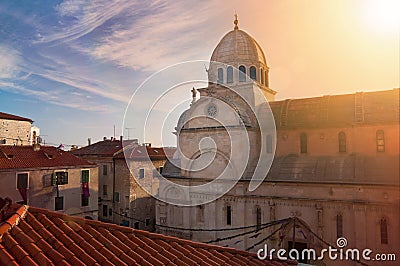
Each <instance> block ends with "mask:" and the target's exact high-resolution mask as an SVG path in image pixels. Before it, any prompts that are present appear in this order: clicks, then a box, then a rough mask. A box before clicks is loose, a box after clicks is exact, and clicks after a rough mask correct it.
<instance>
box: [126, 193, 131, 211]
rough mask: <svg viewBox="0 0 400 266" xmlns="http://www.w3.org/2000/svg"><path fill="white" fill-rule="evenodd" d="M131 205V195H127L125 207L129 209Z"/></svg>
mask: <svg viewBox="0 0 400 266" xmlns="http://www.w3.org/2000/svg"><path fill="white" fill-rule="evenodd" d="M129 205H130V200H129V196H125V209H129Z"/></svg>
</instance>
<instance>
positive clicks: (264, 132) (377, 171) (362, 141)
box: [156, 20, 400, 265]
mask: <svg viewBox="0 0 400 266" xmlns="http://www.w3.org/2000/svg"><path fill="white" fill-rule="evenodd" d="M268 70H269V67H268V66H267V63H266V57H265V55H264V53H263V51H262V49H261V47H260V46H259V45H258V43H257V42H256V41H255V40H254V39H253V38H252V37H251V36H249V35H248V34H247V33H246V32H244V31H242V30H240V29H239V28H238V25H237V20H236V21H235V28H234V30H232V31H230V32H228V33H227V34H226V35H225V36H224V37H223V38H222V39H221V41H220V43H219V44H218V45H217V47H216V48H215V50H214V52H213V54H212V57H211V62H210V67H209V73H208V75H209V86H208V87H207V88H200V89H198V91H199V92H200V99H199V100H197V101H196V102H195V103H193V104H192V105H191V107H190V109H188V110H187V111H185V112H184V113H183V114H182V116H181V118H180V119H179V122H178V125H177V128H176V129H177V132H176V134H177V137H178V141H177V142H178V150H180V153H177V154H175V156H174V159H173V160H171V162H168V163H167V164H166V165H165V167H164V172H163V175H164V176H165V177H166V178H167V180H168V181H172V182H174V183H175V184H180V185H186V186H189V185H192V186H193V185H196V184H197V185H199V184H206V183H208V182H210V181H212V180H214V179H215V178H217V177H218V176H221V175H222V173H228V174H232V175H234V174H235V173H236V172H237V171H236V169H238V168H240V167H238V166H237V165H238V164H240V163H241V160H242V159H243V160H244V159H246V167H245V169H244V171H243V173H242V175H241V176H240V180H239V181H238V182H237V184H236V185H235V186H234V187H233V188H232V189H231V190H230V191H229V192H228V193H226V194H225V195H223V196H222V197H219V198H217V199H215V200H212V201H210V202H209V201H207V199H213V197H214V196H215V195H213V193H211V192H209V193H207V192H204V193H197V192H196V193H193V192H190V191H189V192H186V191H184V190H180V188H179V187H178V186H175V185H171V184H169V183H167V182H161V183H160V192H159V193H160V197H161V198H162V199H164V200H166V201H169V202H171V201H172V202H176V203H179V204H180V205H197V206H192V207H189V206H187V207H181V206H176V205H175V204H168V203H164V202H162V201H158V202H157V208H156V210H157V221H156V222H157V231H158V232H160V233H163V234H170V235H175V236H180V237H185V238H188V239H193V240H196V241H202V242H208V243H216V244H218V245H222V246H229V247H234V248H239V249H243V250H250V251H257V250H258V249H260V248H262V247H264V244H267V245H268V246H269V247H270V248H275V249H279V248H284V249H286V250H290V249H291V248H295V249H297V250H298V251H299V252H301V251H302V250H304V249H307V248H308V249H310V248H313V249H315V250H317V251H321V250H322V249H323V248H327V245H331V246H332V247H337V246H336V244H337V242H336V241H337V239H338V238H341V237H344V238H346V240H347V246H346V247H348V248H357V249H360V250H363V249H365V248H369V249H371V250H372V251H373V254H376V253H385V254H388V253H395V254H396V255H397V258H399V256H400V254H399V250H400V232H399V219H400V217H399V144H400V143H399V89H392V90H384V91H374V92H365V93H363V92H359V93H353V94H346V95H327V96H322V97H314V98H306V99H287V100H283V101H274V95H275V94H276V92H275V91H274V90H272V89H271V88H269V82H268V79H269V77H268ZM263 98H266V99H267V100H268V101H269V105H268V106H267V105H266V104H265V102H263V101H262V99H263ZM271 116H272V117H273V120H274V121H275V126H274V127H269V126H268V125H270V120H271ZM267 120H268V123H266V124H267V125H266V126H265V125H264V126H263V123H264V121H267ZM233 128H242V130H244V132H246V133H247V136H248V138H247V141H248V144H246V145H248V148H247V150H246V148H244V147H241V149H239V151H241V152H233V150H234V149H236V151H237V150H238V148H237V146H239V147H240V144H241V143H242V142H241V140H240V139H239V141H237V140H235V137H232V136H234V134H238V133H237V132H238V131H234V130H236V129H233ZM275 128H276V131H275ZM206 138H212V139H213V141H214V142H215V147H213V148H212V149H211V148H210V149H208V150H207V149H204V150H203V151H200V150H199V146H201V141H203V140H204V139H206ZM230 138H232V139H233V140H232V139H231V141H229V140H230ZM242 144H243V143H242ZM242 146H244V145H242ZM211 151H213V152H214V153H215V157H213V158H214V159H213V161H212V162H210V163H209V164H208V165H207V166H206V167H203V168H202V167H199V165H200V163H199V162H198V161H196V159H197V158H199V157H201V156H202V155H203V154H207V153H209V152H210V153H211ZM245 152H247V153H249V156H248V158H245V157H244V156H243V154H242V153H245ZM260 158H261V159H262V160H260V162H259V159H260ZM232 162H233V163H232ZM270 162H272V164H271V165H270V169H269V171H268V174H265V175H264V176H257V168H258V167H265V165H268V164H269V163H270ZM257 163H260V164H258V165H257ZM263 164H264V166H263ZM267 168H268V167H267ZM226 169H227V170H226ZM254 175H256V179H257V178H258V179H260V180H262V179H263V178H265V180H264V181H263V182H261V184H260V185H259V186H258V188H256V189H255V190H252V189H249V187H250V186H251V183H252V182H253V181H252V180H251V179H252V178H253V176H254ZM256 181H257V180H256ZM205 202H208V203H206V204H202V203H205ZM299 260H300V261H303V262H308V263H316V264H319V265H356V264H357V263H356V262H355V261H351V260H346V261H345V260H342V261H332V260H329V259H328V258H327V257H325V258H324V259H323V260H319V261H318V260H316V259H304V260H302V259H299ZM360 260H361V261H362V259H360ZM364 262H365V261H364ZM385 263H386V264H385V265H396V264H395V263H394V262H385ZM368 264H371V265H380V264H379V263H378V262H376V261H375V262H374V261H368Z"/></svg>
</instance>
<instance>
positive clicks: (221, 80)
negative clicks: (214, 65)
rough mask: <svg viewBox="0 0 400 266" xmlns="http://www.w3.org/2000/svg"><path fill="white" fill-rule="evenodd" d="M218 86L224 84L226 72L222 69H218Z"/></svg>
mask: <svg viewBox="0 0 400 266" xmlns="http://www.w3.org/2000/svg"><path fill="white" fill-rule="evenodd" d="M217 83H218V84H222V83H224V70H223V69H222V68H218V80H217Z"/></svg>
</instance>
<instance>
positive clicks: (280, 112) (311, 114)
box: [269, 89, 400, 129]
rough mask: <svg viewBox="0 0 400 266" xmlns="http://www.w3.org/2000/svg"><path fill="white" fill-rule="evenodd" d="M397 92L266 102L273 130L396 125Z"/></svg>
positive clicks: (358, 93)
mask: <svg viewBox="0 0 400 266" xmlns="http://www.w3.org/2000/svg"><path fill="white" fill-rule="evenodd" d="M399 91H400V90H399V89H392V90H383V91H373V92H357V93H353V94H342V95H326V96H321V97H312V98H304V99H286V100H282V101H273V102H270V103H269V105H270V106H271V110H272V112H273V114H274V118H275V124H276V127H277V129H285V128H288V129H290V128H319V127H339V126H340V127H343V126H352V125H354V124H379V123H399Z"/></svg>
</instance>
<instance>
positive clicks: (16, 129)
mask: <svg viewBox="0 0 400 266" xmlns="http://www.w3.org/2000/svg"><path fill="white" fill-rule="evenodd" d="M32 123H33V121H32V119H30V118H25V117H21V116H16V115H12V114H7V113H2V112H0V145H1V144H6V145H31V144H32V142H33V141H34V140H36V138H37V137H39V133H40V130H39V128H38V127H34V126H32Z"/></svg>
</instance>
